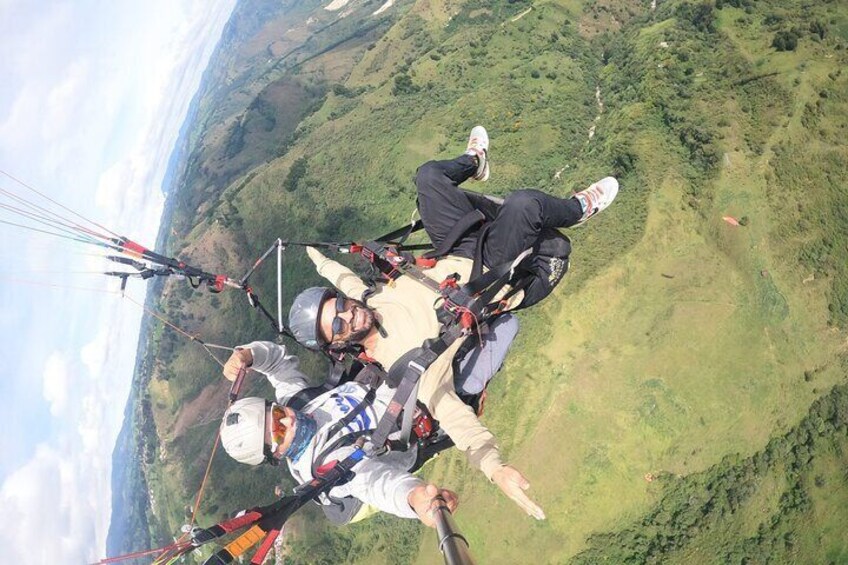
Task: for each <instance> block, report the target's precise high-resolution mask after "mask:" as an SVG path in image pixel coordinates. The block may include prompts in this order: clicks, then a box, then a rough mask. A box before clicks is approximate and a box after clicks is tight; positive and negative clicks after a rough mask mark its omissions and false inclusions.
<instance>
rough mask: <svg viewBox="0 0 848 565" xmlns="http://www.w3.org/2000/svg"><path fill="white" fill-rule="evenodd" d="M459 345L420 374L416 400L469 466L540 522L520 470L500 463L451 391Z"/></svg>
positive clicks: (488, 438) (492, 443)
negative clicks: (436, 422)
mask: <svg viewBox="0 0 848 565" xmlns="http://www.w3.org/2000/svg"><path fill="white" fill-rule="evenodd" d="M460 344H461V340H457V341H456V342H455V343H454V344H453V345H451V347H449V348H448V349H447V351H445V352H444V353H443V354H442V355H441V356H440V357H439V358H438V359H436V361H435V362H433V364H432V365H430V367H429V368H428V369H427V371H425V372H424V374H423V375H421V382H420V385H419V388H418V398H419V400H421V401H422V402H424V403H425V404H426V405H427V407H428V408H429V409H430V412H431V413H432V414H433V417H434V418H436V420H438V421H439V425H440V426H441V427H442V429H444V430H445V432H446V433H447V434H448V436H450V438H451V440H453V442H454V445H456V447H457V449H459V450H460V451H463V452H465V455H466V457H467V458H468V462H469V463H471V465H472V466H474V467H476V468H478V469H480V470H481V471H482V472H483V474H485V475H486V477H488V478H489V480H491V481H492V482H494V483H495V484H497V485H498V487H499V488H500V489H501V491H502V492H503V493H504V494H505V495H507V496H508V497H509V498H510V499H511V500H512V501H513V502H515V503H516V504H517V505H518V506H519V507H520V508H521V509H522V510H523V511H524V512H526V513H527V514H528V515H530V516H533V517H534V518H536V519H537V520H544V518H545V513H544V511H543V510H542V508H541V507H539V506H538V505H537V504H536V503H535V502H533V501H532V500H531V499H530V498H529V497H528V496H527V495H526V494H525V492H524V491H526V490H527V489H528V488H529V487H530V483H529V481H527V479H526V478H525V477H524V475H522V474H521V472H520V471H518V470H517V469H515V468H514V467H511V466H509V465H506V464H505V463H503V461H502V460H501V456H500V451H499V450H498V445H497V441H496V439H495V436H494V435H493V434H492V432H490V431H489V430H488V428H486V426H484V425H483V424H482V422H480V420H479V419H478V418H477V415H476V414H474V411H473V410H472V409H471V407H469V406H467V405H465V404H464V403H463V402H462V401H461V400H460V399H459V397H458V396H457V395H456V392H455V391H454V386H453V370H452V366H451V360H452V359H453V356H454V355H455V354H456V350H457V348H458V347H459V345H460Z"/></svg>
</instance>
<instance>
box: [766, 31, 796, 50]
mask: <svg viewBox="0 0 848 565" xmlns="http://www.w3.org/2000/svg"><path fill="white" fill-rule="evenodd" d="M771 46H772V47H774V48H775V49H777V50H778V51H795V49H796V48H797V47H798V35H797V34H796V33H795V31H779V32H777V33H776V34H775V36H774V40H773V41H772V42H771Z"/></svg>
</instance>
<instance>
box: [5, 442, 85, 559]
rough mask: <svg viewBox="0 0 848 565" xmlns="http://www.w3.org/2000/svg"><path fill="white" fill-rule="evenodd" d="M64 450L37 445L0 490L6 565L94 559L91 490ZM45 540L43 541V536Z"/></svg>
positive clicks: (80, 469)
mask: <svg viewBox="0 0 848 565" xmlns="http://www.w3.org/2000/svg"><path fill="white" fill-rule="evenodd" d="M63 447H64V446H61V445H49V446H48V445H39V446H38V448H37V449H36V452H35V456H34V457H33V458H32V459H31V460H30V461H28V462H27V463H26V464H25V465H24V466H23V467H21V468H20V469H18V470H17V471H16V472H15V473H13V474H12V475H10V476H9V477H8V478H7V479H6V480H5V481H4V482H3V486H2V487H0V523H2V524H4V527H3V528H0V546H2V547H3V561H4V562H6V563H90V562H92V561H94V560H96V558H98V556H97V555H96V552H95V551H94V550H93V548H92V547H91V546H90V542H89V541H88V540H90V539H92V538H93V537H94V525H93V523H92V520H91V518H90V516H91V512H92V508H91V503H90V499H89V494H90V491H91V488H92V486H94V485H92V484H91V482H90V481H89V480H88V479H87V478H86V471H85V470H84V469H83V468H80V467H79V465H78V462H71V461H67V460H66V453H65V449H63ZM45 536H46V537H45Z"/></svg>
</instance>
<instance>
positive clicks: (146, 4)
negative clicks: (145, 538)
mask: <svg viewBox="0 0 848 565" xmlns="http://www.w3.org/2000/svg"><path fill="white" fill-rule="evenodd" d="M234 4H235V0H121V1H119V2H102V1H90V0H89V1H86V0H76V1H74V2H61V1H53V2H51V1H40V0H38V1H35V0H0V76H2V77H3V80H2V81H0V170H2V171H5V172H7V173H10V174H12V175H14V176H15V177H17V178H18V179H20V180H22V181H24V182H26V183H27V184H29V185H31V186H33V187H36V188H37V189H39V190H40V191H42V192H44V193H46V194H48V195H49V196H50V197H51V198H54V199H56V200H57V201H59V202H61V203H62V204H64V205H66V206H69V207H70V208H72V209H74V210H75V211H77V212H79V213H81V214H83V215H85V216H86V217H88V218H91V219H94V220H95V221H97V222H99V223H101V224H103V225H104V226H107V227H109V228H112V229H114V230H115V231H117V232H119V233H121V234H122V235H127V236H129V237H130V238H131V239H134V240H136V241H139V242H141V243H144V244H146V245H153V243H154V241H155V236H156V231H157V228H158V225H159V217H160V215H161V211H162V205H163V202H164V200H163V196H162V193H161V183H162V178H163V176H164V173H165V168H166V166H167V162H168V158H169V156H170V154H171V151H172V149H173V146H174V143H175V141H176V138H177V134H178V131H179V128H180V126H181V124H182V121H183V119H184V117H185V114H186V111H187V109H188V105H189V102H190V101H191V97H192V96H193V94H194V93H195V91H196V90H197V87H198V85H199V83H200V78H201V74H202V72H203V69H204V68H205V66H206V64H207V62H208V59H209V56H210V55H211V52H212V50H213V48H214V46H215V44H216V43H217V41H218V38H219V37H220V34H221V30H222V29H223V26H224V24H225V23H226V21H227V19H228V17H229V14H230V13H231V11H232V8H233V6H234ZM0 188H2V189H3V190H6V191H10V192H13V193H15V194H17V195H20V196H23V197H26V198H28V199H31V200H35V201H38V198H39V197H38V196H36V195H34V194H32V193H30V192H28V191H27V190H26V189H25V188H23V187H22V186H21V185H19V184H17V183H15V182H14V181H12V180H10V179H9V178H7V177H5V176H2V175H0ZM3 202H5V203H7V204H8V200H3V199H2V197H0V203H3ZM40 203H41V204H42V205H48V206H49V204H47V203H46V202H45V201H40ZM0 220H7V221H19V219H18V218H15V217H14V216H13V215H10V214H9V213H8V212H5V211H2V210H0ZM90 251H92V249H90V248H88V247H87V246H85V245H81V244H75V243H72V242H64V241H61V240H57V239H55V238H51V237H49V236H44V235H39V234H34V233H31V232H26V231H24V230H20V229H16V228H13V227H10V226H6V225H0V257H2V260H3V261H2V265H0V338H2V342H3V352H4V357H5V362H4V363H3V370H2V372H0V401H2V402H3V411H4V418H3V427H4V428H5V429H4V433H3V434H0V453H2V457H0V521H2V523H3V524H4V527H3V528H2V529H0V547H3V560H4V561H5V562H16V563H23V562H28V563H32V562H36V563H86V562H92V561H95V560H97V559H100V558H102V557H104V556H105V540H106V534H107V532H108V525H109V518H110V512H111V491H110V482H109V481H110V475H111V454H112V449H113V447H114V443H115V438H116V436H117V433H118V430H119V428H120V425H121V421H122V417H123V411H124V406H125V403H126V398H127V395H128V392H129V385H130V381H131V378H132V368H133V364H134V360H135V350H136V345H137V339H138V327H139V321H140V318H141V312H140V309H139V308H138V307H137V306H135V305H134V304H132V303H130V302H128V301H122V300H121V299H120V297H119V295H117V294H114V293H111V294H110V293H109V292H108V291H115V290H116V289H117V286H116V282H115V281H109V280H108V279H107V277H102V276H94V275H89V274H77V273H74V272H73V271H92V270H94V271H102V270H107V269H111V268H112V266H110V265H108V264H107V263H106V262H105V261H104V260H103V259H102V258H99V257H95V256H92V255H87V254H85V253H87V252H90ZM36 283H38V284H36ZM51 284H52V285H57V286H44V285H51ZM70 287H74V288H70ZM130 287H131V289H130V294H131V295H133V296H134V297H135V298H136V299H138V300H139V301H141V300H142V298H143V294H144V290H145V289H144V287H143V285H141V283H137V284H135V285H132V284H131V285H130ZM88 289H91V290H88ZM104 291H107V292H104ZM44 536H47V538H45V537H44ZM45 539H49V540H50V542H49V543H44V541H45ZM24 555H27V557H24Z"/></svg>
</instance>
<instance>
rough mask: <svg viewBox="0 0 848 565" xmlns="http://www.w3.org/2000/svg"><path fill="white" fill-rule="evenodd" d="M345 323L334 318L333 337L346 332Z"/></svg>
mask: <svg viewBox="0 0 848 565" xmlns="http://www.w3.org/2000/svg"><path fill="white" fill-rule="evenodd" d="M344 328H345V321H344V320H342V319H341V318H339V317H338V316H336V317H335V318H333V335H341V334H342V333H343V332H344Z"/></svg>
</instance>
